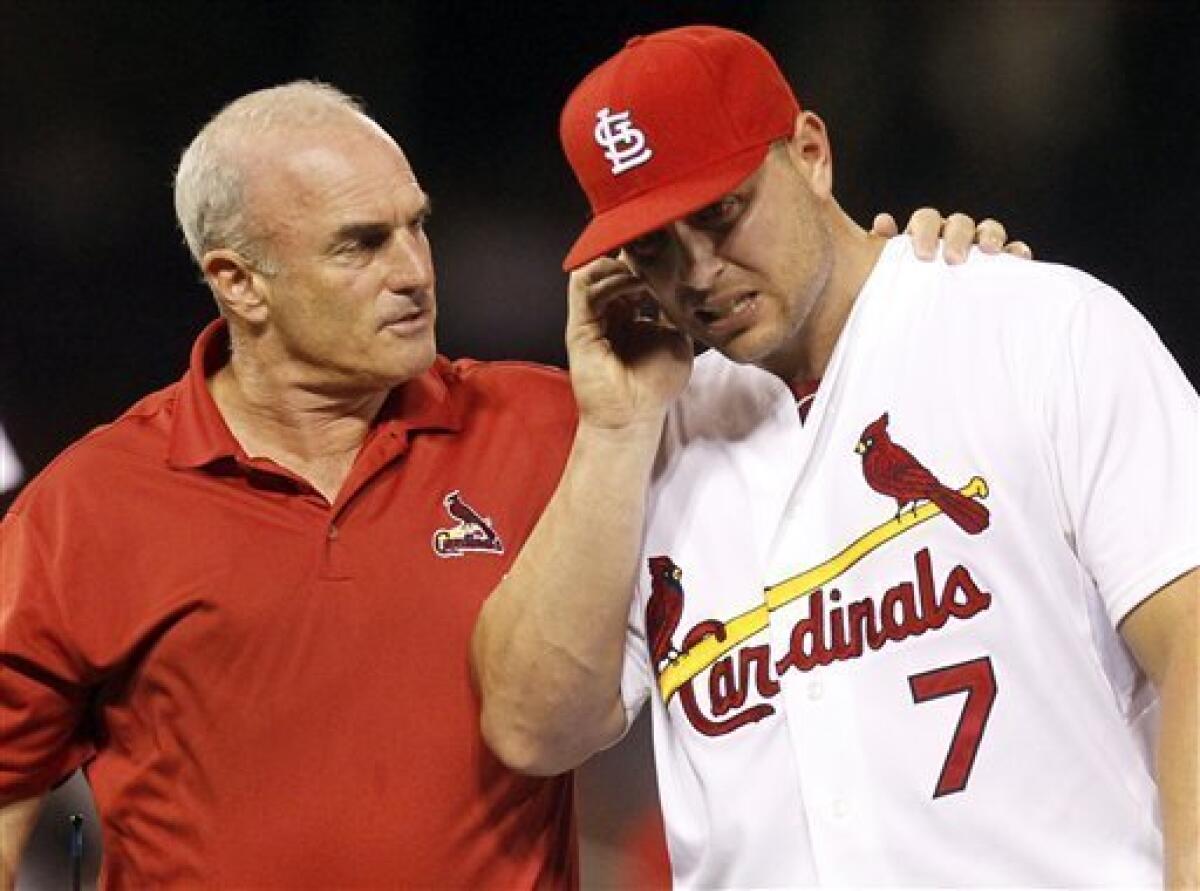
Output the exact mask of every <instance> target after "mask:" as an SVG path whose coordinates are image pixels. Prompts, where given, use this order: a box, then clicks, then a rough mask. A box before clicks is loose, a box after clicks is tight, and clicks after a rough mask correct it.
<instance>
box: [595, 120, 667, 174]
mask: <svg viewBox="0 0 1200 891" xmlns="http://www.w3.org/2000/svg"><path fill="white" fill-rule="evenodd" d="M592 135H593V136H594V137H595V138H596V145H598V146H600V148H602V149H604V157H606V158H607V159H608V162H609V163H610V164H611V165H612V175H613V176H618V175H620V174H622V173H624V172H625V171H626V170H632V169H633V168H634V167H638V166H640V165H642V164H645V163H646V162H647V161H649V160H650V159H651V158H652V157H653V156H654V152H653V151H652V150H651V149H650V147H649V146H647V145H646V134H645V133H643V132H642V131H641V130H639V129H638V128H637V127H635V126H634V125H633V121H631V120H630V118H629V112H628V111H612V110H611V109H609V108H607V107H606V108H602V109H600V110H599V111H598V112H596V129H595V130H594V131H593V133H592Z"/></svg>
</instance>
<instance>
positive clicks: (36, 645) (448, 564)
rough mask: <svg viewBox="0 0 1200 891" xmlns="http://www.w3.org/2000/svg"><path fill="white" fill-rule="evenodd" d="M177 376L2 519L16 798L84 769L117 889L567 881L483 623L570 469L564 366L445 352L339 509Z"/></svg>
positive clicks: (555, 788) (565, 806) (570, 859)
mask: <svg viewBox="0 0 1200 891" xmlns="http://www.w3.org/2000/svg"><path fill="white" fill-rule="evenodd" d="M226 351H227V344H226V335H225V331H224V328H223V326H222V325H221V324H220V323H214V324H213V325H212V326H210V327H209V328H208V329H207V330H206V331H205V332H204V333H203V334H202V335H201V337H200V339H199V340H198V341H197V343H196V346H195V348H194V350H193V352H192V359H191V367H190V369H189V370H188V372H187V374H186V375H185V376H184V377H183V379H182V380H181V381H179V382H178V383H176V384H174V385H172V386H170V387H168V388H166V389H165V390H162V391H160V392H157V393H154V394H152V395H150V396H148V397H146V398H145V399H143V400H142V401H141V402H139V403H138V404H137V405H135V406H134V407H133V408H131V409H130V410H129V411H128V412H127V413H126V414H125V415H123V416H122V417H121V418H120V419H118V420H117V421H116V422H115V423H113V424H111V425H110V426H108V427H105V428H102V429H100V430H97V431H95V432H93V433H91V434H90V435H88V436H86V437H84V439H82V440H81V441H80V442H78V443H76V444H75V445H74V446H72V447H71V448H69V449H68V450H67V451H66V452H64V453H63V454H62V455H61V456H59V458H58V459H57V460H56V461H55V462H54V463H53V464H52V465H51V466H50V467H49V468H48V469H47V470H46V471H45V472H44V473H43V474H42V475H41V476H40V477H39V478H38V479H36V480H35V481H34V482H33V483H31V484H30V485H29V487H28V488H27V489H26V490H25V492H23V493H22V495H21V497H20V498H19V499H18V500H17V502H16V504H14V505H13V507H12V510H11V511H10V513H9V514H8V516H7V517H5V519H4V523H3V525H2V526H0V801H7V800H12V799H18V798H24V797H29V796H32V795H38V794H40V793H42V792H44V791H45V790H46V789H47V788H48V787H50V786H51V785H52V784H53V783H55V782H56V781H58V780H59V779H61V778H62V777H64V776H65V775H66V774H67V773H69V772H70V771H71V770H73V769H74V768H75V767H77V766H80V765H83V766H84V767H85V770H86V772H87V777H88V780H89V782H90V783H91V786H92V790H93V793H94V795H95V798H96V802H97V806H98V808H99V811H100V814H101V817H102V822H103V828H104V845H105V867H104V884H105V886H106V887H111V888H118V887H119V888H161V887H168V886H197V885H199V886H207V887H223V888H249V887H255V888H258V887H287V888H301V887H307V888H335V887H339V888H340V887H379V888H383V887H393V888H394V887H401V886H403V887H438V888H449V887H462V888H467V887H469V888H483V887H495V888H504V889H517V888H533V887H560V886H571V885H574V884H575V883H576V858H575V850H574V841H573V838H574V827H573V816H572V813H573V808H572V802H571V783H570V779H569V777H559V778H556V779H550V780H537V779H528V778H525V777H520V776H517V775H515V774H513V773H510V772H509V771H507V770H506V769H505V768H504V767H502V766H501V765H500V764H499V763H498V762H497V761H496V760H495V759H494V758H493V757H492V756H491V754H490V753H489V752H488V751H487V749H486V748H485V746H484V744H483V742H482V740H481V738H480V735H479V703H478V700H477V698H476V696H475V694H474V692H473V690H472V686H471V682H470V671H469V664H468V655H467V649H468V641H469V639H470V634H471V629H472V626H473V624H474V621H475V617H476V614H477V612H478V610H479V606H480V603H481V602H482V601H483V599H484V598H485V597H486V596H487V594H488V593H489V592H490V591H491V589H492V588H493V587H494V586H495V585H496V583H497V582H498V580H499V579H500V577H501V575H502V574H503V573H504V572H505V571H506V569H507V568H508V566H509V564H510V563H511V561H512V559H513V558H514V556H515V555H516V553H517V551H518V550H519V549H520V547H521V544H522V542H523V541H524V540H525V538H526V536H527V535H528V534H529V532H530V531H531V529H532V528H533V525H534V523H535V521H536V520H537V516H538V514H539V512H540V511H541V509H542V507H543V506H544V504H545V503H546V501H547V500H548V499H549V497H550V494H551V492H552V491H553V488H554V486H555V484H556V483H557V481H558V477H559V475H560V472H561V469H562V466H563V463H564V461H565V457H566V454H567V451H568V448H569V444H570V440H571V436H572V431H573V428H574V407H573V403H572V399H571V394H570V388H569V385H568V383H567V381H566V378H565V376H564V375H563V374H561V373H560V372H556V371H554V370H550V369H545V368H541V367H537V366H533V365H527V364H522V363H509V362H506V363H491V364H488V363H477V362H472V361H462V362H455V363H451V362H449V361H447V360H445V359H439V360H438V361H437V362H436V364H435V365H434V367H433V368H432V369H431V370H430V371H429V372H427V373H426V374H424V375H422V376H421V377H420V378H418V379H417V380H414V381H412V382H410V383H409V384H406V385H404V386H403V387H400V388H397V390H395V391H394V392H393V393H392V395H391V396H390V397H389V399H388V401H387V403H386V404H385V406H384V408H383V409H382V411H381V413H380V416H379V418H378V419H377V421H376V423H375V424H374V426H373V428H372V430H371V432H370V434H369V436H368V438H367V440H366V442H365V444H364V445H363V447H362V450H361V452H360V453H359V455H358V458H357V459H356V461H355V464H354V467H353V469H352V471H351V473H350V476H349V478H348V480H347V482H346V484H345V486H344V487H343V490H342V492H341V494H340V495H339V497H338V500H337V502H336V503H335V504H333V505H329V504H328V503H326V502H325V500H324V499H323V498H322V497H321V496H320V495H319V494H318V493H317V492H315V491H314V490H313V489H312V488H311V487H310V486H308V485H307V484H306V483H304V482H303V481H302V480H300V479H299V478H297V477H296V476H295V475H293V474H291V473H289V472H288V471H287V470H285V469H283V468H281V467H279V466H278V465H276V464H274V463H272V462H270V461H265V460H251V459H249V458H248V457H247V456H246V454H245V452H244V451H243V450H242V449H241V448H240V446H239V445H238V443H237V442H236V440H234V438H233V436H232V435H231V434H230V432H229V430H228V428H227V427H226V426H225V423H224V421H223V420H222V418H221V415H220V413H219V412H218V410H217V407H216V405H215V403H214V402H213V400H212V397H211V396H210V395H209V392H208V389H207V387H206V386H205V378H206V376H211V374H212V373H213V372H214V371H215V370H216V368H218V367H220V365H221V364H222V363H223V362H224V361H225V360H226Z"/></svg>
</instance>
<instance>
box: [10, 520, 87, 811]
mask: <svg viewBox="0 0 1200 891" xmlns="http://www.w3.org/2000/svg"><path fill="white" fill-rule="evenodd" d="M60 595H61V592H60V591H58V590H57V589H56V585H55V582H54V579H53V577H52V573H51V571H50V570H49V569H48V566H47V560H46V557H45V552H44V548H43V546H42V543H41V542H40V541H39V538H38V535H37V533H36V532H35V530H34V529H33V528H31V524H30V523H29V522H28V520H27V519H26V518H25V517H23V516H22V515H21V514H19V513H17V512H16V511H15V510H14V511H12V512H10V513H9V514H8V515H7V516H6V517H5V518H4V520H3V522H2V523H0V803H6V802H9V801H16V800H20V799H23V798H30V797H34V796H37V795H40V794H42V793H44V792H45V791H47V790H48V789H49V788H51V787H52V786H54V785H55V784H56V783H58V782H59V781H61V780H63V779H65V778H66V777H67V776H68V775H69V774H70V773H71V772H72V771H73V770H75V768H77V767H79V766H80V765H81V764H83V763H84V762H85V761H86V760H88V759H89V758H90V757H91V756H92V755H93V754H94V749H93V746H92V743H91V741H90V739H89V738H87V736H86V735H85V734H84V732H83V730H82V727H83V717H84V715H85V712H86V709H87V703H88V687H87V685H86V684H85V683H84V681H83V674H84V671H83V670H82V669H81V663H80V660H78V659H77V658H76V657H75V655H74V654H73V651H72V646H71V644H70V642H69V638H70V635H69V632H68V630H67V628H66V626H65V623H64V621H63V616H62V612H63V609H62V603H61V600H60Z"/></svg>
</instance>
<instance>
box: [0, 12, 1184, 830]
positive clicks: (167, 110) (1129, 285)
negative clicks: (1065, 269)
mask: <svg viewBox="0 0 1200 891" xmlns="http://www.w3.org/2000/svg"><path fill="white" fill-rule="evenodd" d="M691 22H712V23H718V24H725V25H729V26H732V27H737V28H740V29H743V30H746V31H748V32H749V33H751V34H752V35H754V36H756V37H757V38H759V39H760V40H762V41H763V42H764V43H765V44H766V45H767V46H768V48H770V49H771V50H772V51H773V52H774V53H775V54H776V56H777V57H778V58H779V60H780V62H781V65H782V66H783V68H784V70H785V72H786V73H787V74H788V75H789V76H790V78H791V79H792V82H793V83H794V84H795V86H796V90H797V93H798V95H799V97H800V100H801V103H802V104H803V105H805V106H806V107H808V108H811V109H813V110H816V111H817V112H818V113H820V114H821V115H822V116H823V117H824V118H825V120H826V122H827V124H828V125H829V128H830V131H831V134H832V137H833V142H834V149H835V158H836V167H835V170H836V174H837V193H838V195H839V197H840V200H841V202H842V204H843V206H844V207H845V208H846V209H847V211H848V212H849V213H850V214H851V215H852V216H854V217H855V218H856V219H858V220H859V221H860V222H862V223H869V221H870V218H871V215H872V214H873V213H874V212H875V211H877V210H891V211H893V212H896V213H897V214H898V215H899V214H903V215H905V216H906V215H907V214H908V212H909V211H911V210H912V209H913V208H915V207H917V206H919V205H921V204H932V205H935V206H938V207H940V208H942V209H943V210H949V209H962V210H966V211H968V212H969V213H972V214H974V215H976V216H977V217H983V216H987V215H994V216H996V217H998V218H1000V219H1001V220H1002V221H1003V222H1004V223H1005V224H1006V225H1007V226H1008V228H1009V231H1010V233H1012V234H1013V236H1014V237H1019V238H1022V239H1024V240H1026V241H1028V242H1030V243H1031V244H1032V245H1033V246H1034V249H1035V251H1036V253H1037V255H1038V256H1039V258H1041V259H1045V260H1049V261H1053V262H1064V263H1069V264H1071V265H1074V266H1079V267H1081V268H1084V269H1086V270H1088V271H1090V272H1092V273H1094V274H1095V275H1097V276H1098V277H1100V278H1102V279H1104V280H1106V281H1108V282H1110V283H1111V284H1113V285H1115V286H1116V287H1118V288H1119V289H1120V290H1121V291H1123V292H1124V293H1125V294H1126V295H1127V296H1128V297H1129V299H1130V300H1132V301H1133V302H1134V304H1135V305H1137V306H1138V307H1139V308H1140V309H1141V310H1142V312H1143V313H1145V314H1146V315H1147V316H1148V317H1149V319H1150V321H1151V322H1152V323H1153V324H1154V325H1155V327H1156V328H1157V329H1158V331H1159V332H1160V334H1161V335H1162V337H1163V339H1164V340H1165V341H1166V343H1167V345H1168V346H1169V347H1170V348H1171V350H1172V351H1173V352H1174V354H1175V355H1176V357H1177V358H1178V359H1179V361H1180V363H1181V364H1182V365H1183V367H1184V369H1185V371H1186V372H1187V373H1188V375H1189V376H1190V377H1191V379H1192V381H1193V383H1195V382H1197V381H1198V380H1200V342H1198V338H1197V327H1196V323H1195V319H1196V318H1197V313H1196V310H1195V302H1196V301H1197V300H1198V299H1200V289H1198V288H1197V285H1198V284H1200V275H1198V274H1197V263H1196V247H1195V245H1196V240H1197V233H1196V226H1195V225H1194V220H1195V216H1196V214H1195V211H1196V208H1197V206H1198V201H1197V198H1198V197H1200V185H1198V184H1200V169H1198V168H1200V165H1198V164H1197V132H1198V130H1200V127H1198V126H1197V125H1198V121H1197V87H1198V83H1200V77H1198V75H1200V69H1198V65H1197V61H1196V60H1197V57H1198V56H1200V27H1198V25H1200V6H1198V5H1197V4H1196V3H1195V2H1178V3H1164V2H1153V3H1152V2H1123V3H1116V2H1107V0H1087V2H1084V0H1080V2H1052V0H1022V2H1016V0H1011V2H962V0H959V2H951V0H945V2H862V0H860V2H852V0H839V2H812V3H804V2H774V3H766V2H749V0H741V2H725V3H716V2H708V3H682V2H680V3H668V2H649V0H643V2H640V3H629V2H615V0H609V2H577V3H571V2H560V3H553V4H549V3H548V4H538V3H521V4H517V3H512V4H487V3H467V2H440V3H415V2H414V3H379V2H358V3H352V2H341V3H331V2H302V0H291V2H287V3H248V2H242V3H228V2H226V3H221V2H205V3H201V2H193V0H188V2H168V0H163V2H145V3H103V4H98V3H90V4H84V3H78V4H74V3H62V2H50V3H46V2H39V3H35V2H25V0H0V112H2V115H0V121H2V123H3V135H2V138H0V234H2V237H0V300H2V301H3V304H2V305H3V313H2V314H0V421H2V422H3V425H4V427H5V428H6V429H7V431H8V435H9V438H10V439H11V440H12V442H13V444H14V446H15V447H16V450H17V452H18V454H19V455H20V456H21V459H22V461H23V463H24V464H25V466H26V469H27V470H28V471H31V472H36V471H37V470H38V469H40V468H41V467H42V466H44V465H45V463H46V462H47V461H48V460H50V458H52V457H53V455H54V454H56V453H57V452H58V451H59V450H61V449H62V448H63V447H64V446H65V445H66V444H68V443H69V442H71V441H72V440H74V439H75V438H77V437H78V436H80V435H81V434H83V433H84V432H86V431H87V430H88V429H90V428H91V427H93V426H95V425H96V424H99V423H103V422H105V421H107V420H110V419H111V418H113V417H114V416H115V415H117V414H118V413H119V412H120V411H122V410H123V409H124V408H125V407H126V406H127V405H129V404H130V403H131V402H133V401H134V400H135V399H137V398H138V397H139V396H141V395H142V394H143V393H145V392H147V391H148V390H150V389H153V388H157V387H160V386H163V385H165V384H167V383H169V382H170V381H171V380H173V379H175V378H176V377H178V375H179V374H180V373H181V372H182V371H183V369H184V367H185V364H186V358H187V353H188V348H189V346H190V344H191V341H192V339H193V337H194V336H195V335H196V333H197V332H198V331H199V329H200V328H201V327H202V325H203V324H204V323H205V322H206V321H207V320H208V319H210V318H211V317H212V316H213V315H214V306H213V303H212V301H211V299H210V297H209V296H208V294H207V291H206V290H205V289H204V288H203V287H202V286H201V285H199V284H198V279H197V274H196V272H195V270H194V269H193V267H192V265H191V262H190V260H189V258H188V255H187V252H186V250H185V248H184V247H183V245H182V239H181V237H180V235H179V233H178V231H177V229H176V227H175V223H174V218H173V212H172V202H171V189H170V186H171V175H172V170H173V167H174V164H175V161H176V159H177V157H178V155H179V152H180V151H181V150H182V149H183V148H184V146H185V145H186V144H187V143H188V141H189V140H190V139H191V137H192V135H193V134H194V133H195V131H196V130H197V129H198V128H199V127H200V126H201V125H202V124H203V123H204V122H205V121H206V120H207V119H208V117H210V116H211V115H212V114H213V113H214V112H215V111H216V110H217V109H218V108H219V107H220V106H221V105H222V104H223V103H225V102H227V101H229V100H231V99H233V98H235V97H236V96H238V95H241V94H242V93H245V92H248V91H250V90H253V89H256V88H259V87H264V86H269V85H272V84H276V83H279V82H283V81H287V80H291V79H294V78H298V77H312V78H319V79H322V80H327V81H329V82H332V83H334V84H336V85H337V86H339V87H341V88H342V89H344V90H346V91H348V92H350V93H352V94H355V95H357V96H360V97H361V98H362V99H364V100H365V102H366V103H367V106H368V110H369V111H370V112H371V113H372V114H373V115H374V116H375V117H376V118H377V119H378V120H379V121H380V122H381V123H382V124H384V125H385V126H386V127H387V128H388V129H389V130H390V131H391V132H392V133H393V134H394V135H396V137H397V138H398V140H399V141H400V143H401V144H402V145H403V147H404V148H405V150H406V151H407V153H408V155H409V158H410V160H411V161H412V163H413V165H414V168H415V169H416V171H417V174H418V176H419V177H420V178H421V180H422V184H423V185H424V187H425V188H426V190H427V191H428V192H429V193H430V194H431V195H432V196H433V198H434V203H435V215H434V218H433V220H432V224H431V238H432V241H433V244H434V255H435V259H436V261H437V264H438V272H439V298H440V302H441V314H440V318H439V329H440V347H441V349H442V351H443V352H445V353H447V354H449V355H452V356H458V355H474V356H478V357H483V358H494V357H523V358H531V359H538V360H542V361H548V362H555V363H561V361H562V359H563V352H562V349H561V346H560V340H561V328H562V322H563V318H564V304H563V291H564V284H565V278H564V276H563V275H562V274H561V272H560V271H559V261H560V259H561V257H562V255H563V253H564V252H565V250H566V248H567V246H568V245H569V244H570V242H571V241H572V239H573V237H574V236H575V235H576V233H577V232H578V230H579V228H580V226H581V225H582V223H583V222H584V220H585V215H586V208H585V205H584V202H583V199H582V197H581V196H579V195H578V194H577V193H576V188H575V185H574V182H573V180H572V179H571V176H570V172H569V171H568V169H567V167H566V165H565V163H564V162H563V161H562V160H561V158H560V156H559V152H558V147H557V138H556V127H557V115H558V111H559V108H560V107H561V104H562V102H563V100H564V99H565V98H566V95H567V93H568V92H569V90H570V88H571V87H572V86H573V84H574V83H575V82H576V81H577V80H578V79H579V78H580V77H581V76H582V75H583V74H584V73H585V72H586V71H587V70H588V69H589V68H590V67H592V66H593V65H594V64H596V63H598V62H599V61H601V60H602V59H603V58H604V57H606V56H607V55H609V54H611V53H612V52H614V51H615V50H616V49H618V48H619V47H620V46H621V44H622V42H623V41H624V40H625V39H626V38H628V37H629V36H631V35H633V34H635V33H639V32H647V31H651V30H655V29H658V28H661V27H667V26H672V25H678V24H685V23H691ZM1113 361H1114V362H1120V361H1121V357H1120V356H1119V355H1114V356H1113ZM97 484H99V485H102V484H103V481H97ZM11 497H12V493H9V495H8V496H0V507H3V506H4V505H5V504H7V499H11ZM618 782H619V780H618ZM606 831H607V830H606ZM612 832H616V830H612Z"/></svg>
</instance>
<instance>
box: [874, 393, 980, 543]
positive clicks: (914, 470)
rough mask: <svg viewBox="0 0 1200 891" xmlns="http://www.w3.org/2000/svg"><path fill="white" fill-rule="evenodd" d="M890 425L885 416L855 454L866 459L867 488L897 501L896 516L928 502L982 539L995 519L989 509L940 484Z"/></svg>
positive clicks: (884, 415) (884, 414) (966, 530)
mask: <svg viewBox="0 0 1200 891" xmlns="http://www.w3.org/2000/svg"><path fill="white" fill-rule="evenodd" d="M887 425H888V416H887V412H884V413H883V416H882V417H881V418H880V419H879V420H878V421H875V422H874V423H872V424H870V425H868V427H867V429H866V430H864V431H863V433H862V436H861V437H860V438H859V440H858V445H857V446H855V448H854V450H855V451H856V452H858V453H859V454H860V455H862V456H863V476H865V477H866V478H867V485H868V486H870V487H871V488H872V489H874V490H875V491H876V492H879V493H880V494H882V495H887V496H889V497H891V498H895V499H896V516H900V512H901V511H902V510H904V506H905V505H907V504H913V502H916V501H919V500H921V499H926V500H928V501H932V502H933V503H934V504H936V505H937V506H938V507H940V508H941V509H942V513H944V514H945V515H946V516H948V517H949V518H950V519H952V520H953V521H954V522H955V523H957V524H958V525H959V526H961V527H962V528H963V531H964V532H967V533H969V534H971V535H978V534H979V533H980V532H982V531H983V530H984V529H986V528H987V527H988V521H989V519H990V517H991V515H990V514H989V513H988V509H987V508H986V507H984V506H983V505H982V504H980V503H979V502H978V501H975V500H974V499H972V498H968V497H967V496H965V495H963V494H962V493H960V492H955V491H954V490H953V489H951V488H948V487H946V486H943V485H942V484H941V483H940V482H938V479H937V477H935V476H934V475H933V474H932V473H930V472H929V471H928V470H926V469H925V467H924V466H923V465H922V464H921V462H920V461H918V460H917V459H916V458H914V457H913V456H912V455H911V454H909V452H908V450H907V449H905V448H904V447H903V446H899V445H896V443H894V442H892V438H891V437H890V436H888V432H887Z"/></svg>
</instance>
